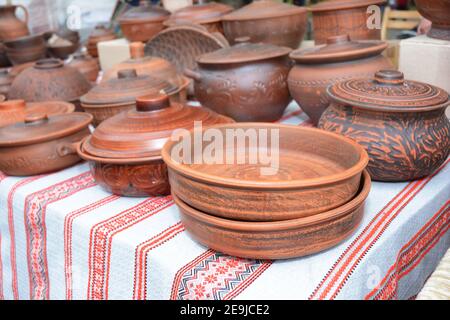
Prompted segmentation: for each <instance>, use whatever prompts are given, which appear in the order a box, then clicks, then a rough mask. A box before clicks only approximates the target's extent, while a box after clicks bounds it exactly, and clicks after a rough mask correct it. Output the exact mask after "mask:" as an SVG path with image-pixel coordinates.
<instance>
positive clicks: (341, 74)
mask: <svg viewBox="0 0 450 320" xmlns="http://www.w3.org/2000/svg"><path fill="white" fill-rule="evenodd" d="M386 48H387V43H385V42H382V41H353V40H351V39H350V37H349V35H339V36H333V37H329V38H328V39H327V43H326V44H325V45H320V46H316V47H314V48H310V49H298V50H295V51H293V52H292V53H291V54H290V58H291V59H292V60H294V61H295V65H294V67H293V68H292V69H291V71H290V73H289V77H288V85H289V91H290V93H291V95H292V97H293V98H294V99H295V101H296V102H297V103H298V104H299V105H300V107H301V108H302V110H303V111H305V113H306V114H307V115H308V116H309V117H310V118H311V120H312V122H313V123H314V124H316V125H317V123H318V122H319V119H320V116H321V115H322V113H323V112H324V111H325V109H326V108H327V107H328V105H329V100H328V95H327V93H326V89H327V87H328V86H329V85H330V84H334V83H337V82H339V81H343V80H348V79H353V78H364V77H371V76H372V75H373V74H374V73H375V72H376V71H378V70H383V69H391V68H393V65H392V63H391V62H390V60H389V59H388V58H386V57H384V56H383V55H382V54H381V53H382V52H383V51H384V49H386Z"/></svg>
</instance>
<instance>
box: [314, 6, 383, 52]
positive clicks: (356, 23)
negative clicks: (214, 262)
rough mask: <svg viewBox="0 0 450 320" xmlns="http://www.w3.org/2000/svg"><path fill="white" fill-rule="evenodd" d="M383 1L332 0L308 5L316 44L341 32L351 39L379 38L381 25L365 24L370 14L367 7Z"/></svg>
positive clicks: (324, 41)
mask: <svg viewBox="0 0 450 320" xmlns="http://www.w3.org/2000/svg"><path fill="white" fill-rule="evenodd" d="M385 3H386V0H334V1H324V2H321V3H319V4H316V5H314V6H312V7H310V8H309V10H310V11H312V14H313V25H314V29H313V30H314V40H315V42H316V44H317V45H319V44H324V43H326V41H327V39H328V38H329V37H332V36H338V35H341V34H348V35H350V37H351V38H352V39H353V40H380V39H381V26H380V28H374V29H369V28H368V26H367V22H368V20H369V18H370V15H371V13H367V8H368V7H369V6H371V5H378V6H380V5H383V4H385Z"/></svg>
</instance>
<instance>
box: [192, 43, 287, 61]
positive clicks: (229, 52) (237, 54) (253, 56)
mask: <svg viewBox="0 0 450 320" xmlns="http://www.w3.org/2000/svg"><path fill="white" fill-rule="evenodd" d="M248 40H249V38H247V37H245V38H238V39H236V40H235V41H236V42H238V44H236V45H234V46H232V47H228V48H223V49H220V50H217V51H213V52H210V53H206V54H204V55H201V56H200V57H199V58H198V59H197V62H199V63H203V64H222V63H240V62H250V61H259V60H265V59H271V58H277V57H281V56H285V55H287V54H289V53H290V52H291V51H292V49H291V48H287V47H278V46H275V45H273V44H268V43H249V42H246V41H248Z"/></svg>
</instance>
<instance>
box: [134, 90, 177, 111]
mask: <svg viewBox="0 0 450 320" xmlns="http://www.w3.org/2000/svg"><path fill="white" fill-rule="evenodd" d="M169 107H170V100H169V97H168V96H167V95H165V94H160V95H150V96H144V97H139V98H137V99H136V110H137V111H140V112H149V111H155V110H161V109H165V108H169Z"/></svg>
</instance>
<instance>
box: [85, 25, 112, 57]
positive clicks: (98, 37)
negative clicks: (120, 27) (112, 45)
mask: <svg viewBox="0 0 450 320" xmlns="http://www.w3.org/2000/svg"><path fill="white" fill-rule="evenodd" d="M116 38H117V36H116V34H115V33H114V31H113V30H112V29H109V28H107V27H105V26H104V25H97V26H96V27H95V29H94V30H93V31H92V33H91V34H90V35H89V38H88V41H87V44H86V48H87V51H88V53H89V55H90V56H92V57H94V58H97V57H98V48H97V45H98V43H100V42H102V41H110V40H114V39H116Z"/></svg>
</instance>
